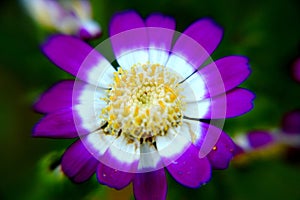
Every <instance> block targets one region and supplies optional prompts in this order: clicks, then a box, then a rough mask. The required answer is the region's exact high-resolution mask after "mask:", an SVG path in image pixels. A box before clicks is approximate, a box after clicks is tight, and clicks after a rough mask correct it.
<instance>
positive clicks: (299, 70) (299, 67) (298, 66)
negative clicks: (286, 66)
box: [292, 58, 300, 82]
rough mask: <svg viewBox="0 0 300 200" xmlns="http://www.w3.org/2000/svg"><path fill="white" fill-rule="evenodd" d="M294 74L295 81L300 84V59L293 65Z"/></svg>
mask: <svg viewBox="0 0 300 200" xmlns="http://www.w3.org/2000/svg"><path fill="white" fill-rule="evenodd" d="M292 73H293V77H294V79H295V80H296V81H298V82H300V58H297V60H296V61H295V62H294V63H293V66H292Z"/></svg>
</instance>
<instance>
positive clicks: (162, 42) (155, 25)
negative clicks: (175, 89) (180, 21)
mask: <svg viewBox="0 0 300 200" xmlns="http://www.w3.org/2000/svg"><path fill="white" fill-rule="evenodd" d="M146 26H147V32H148V37H149V47H150V49H149V59H150V62H151V63H159V64H161V65H165V64H166V62H167V60H168V57H169V52H170V49H171V45H172V38H173V34H174V29H175V20H174V19H173V18H170V17H167V16H163V15H161V14H152V15H150V16H149V17H148V18H147V19H146Z"/></svg>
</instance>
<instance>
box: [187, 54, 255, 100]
mask: <svg viewBox="0 0 300 200" xmlns="http://www.w3.org/2000/svg"><path fill="white" fill-rule="evenodd" d="M249 74H250V68H249V66H248V59H247V58H246V57H242V56H228V57H225V58H222V59H219V60H217V61H215V62H212V63H211V64H209V65H207V66H205V67H204V68H202V69H200V70H199V71H198V72H197V73H194V74H193V75H192V76H191V77H189V78H188V79H187V80H185V81H184V82H183V83H182V87H183V88H184V91H183V95H184V96H185V97H186V101H187V102H192V101H199V100H202V99H205V98H210V97H214V96H216V95H219V94H222V93H225V92H227V91H229V90H232V89H234V88H235V87H236V86H238V85H239V84H240V83H242V82H243V81H244V80H245V79H246V78H247V77H248V76H249ZM191 93H192V94H193V95H190V94H191Z"/></svg>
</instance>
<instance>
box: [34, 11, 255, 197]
mask: <svg viewBox="0 0 300 200" xmlns="http://www.w3.org/2000/svg"><path fill="white" fill-rule="evenodd" d="M109 30H110V36H111V37H110V42H111V44H112V48H113V52H114V55H115V58H116V60H117V62H118V64H119V66H118V67H117V68H114V67H112V66H111V64H110V62H109V61H108V60H107V59H105V58H104V57H103V56H102V55H101V54H100V53H99V52H98V51H96V50H95V49H93V48H92V47H90V46H89V45H87V44H86V43H84V42H83V41H81V40H79V39H77V38H75V37H71V36H63V35H57V36H53V37H51V38H50V39H49V40H48V41H47V42H46V43H45V44H44V45H43V51H44V53H45V54H46V56H47V57H48V58H49V59H50V60H51V61H52V62H54V63H55V64H56V65H58V66H59V67H60V68H62V69H63V70H65V71H66V72H68V73H70V74H72V75H74V76H76V77H77V80H75V81H74V80H66V81H62V82H60V83H58V84H56V85H55V86H53V87H52V88H50V89H49V90H48V91H47V92H46V93H45V94H43V95H42V96H41V97H40V99H39V100H38V102H37V103H36V104H35V109H36V110H37V111H39V112H41V113H45V114H46V116H45V117H44V118H42V119H41V121H40V122H39V123H38V124H37V125H36V127H35V128H34V133H33V136H35V137H50V138H78V137H79V139H78V140H77V141H75V142H74V143H73V144H72V145H71V146H70V147H69V148H68V149H67V150H66V152H65V153H64V155H63V157H62V162H61V166H62V170H63V171H64V173H65V174H66V175H67V176H68V177H70V178H71V179H72V180H73V181H74V182H83V181H86V180H87V179H89V178H90V176H92V175H93V174H94V173H96V175H97V179H98V181H99V182H100V183H102V184H104V185H108V186H109V187H112V188H116V189H122V188H124V187H126V186H127V185H128V184H130V183H131V182H132V183H133V190H134V195H135V197H136V198H137V199H165V198H166V193H167V182H166V175H165V168H166V169H167V170H168V171H169V173H170V174H171V175H172V176H173V178H174V179H176V181H178V182H179V183H181V184H183V185H185V186H187V187H191V188H196V187H199V186H201V185H203V184H205V183H207V182H208V181H209V180H210V178H211V170H212V168H213V169H224V168H226V167H227V166H228V164H229V161H230V160H231V158H232V156H233V153H234V148H235V146H234V143H233V142H232V140H231V138H230V137H229V136H228V135H227V134H226V133H224V132H223V131H222V129H221V128H220V127H217V124H214V121H216V119H217V121H220V119H224V118H229V117H236V116H240V115H242V114H244V113H246V112H248V111H250V110H251V109H252V107H253V104H252V102H253V99H254V95H253V93H252V92H250V91H248V90H246V89H242V88H237V86H238V85H239V84H240V83H242V82H243V81H244V80H245V79H246V78H247V77H248V75H249V74H250V69H249V67H248V60H247V58H245V57H242V56H228V57H224V58H221V59H219V60H217V61H215V62H210V63H209V64H207V65H205V66H203V64H204V63H207V62H206V61H207V60H208V59H209V56H210V54H211V53H212V52H213V51H214V50H215V48H216V47H217V46H218V44H219V42H220V41H221V37H222V29H221V28H220V27H219V26H218V25H216V24H215V23H214V22H213V21H212V20H211V19H201V20H198V21H196V22H195V23H193V24H192V25H191V26H189V27H188V28H187V29H186V30H185V31H184V33H183V34H182V35H180V36H179V38H178V39H177V40H176V42H175V44H174V45H172V40H173V36H174V34H175V21H174V20H173V19H172V18H170V17H166V16H163V15H160V14H152V15H150V16H149V17H148V18H147V19H146V20H145V21H144V20H143V19H142V18H141V17H140V16H139V15H138V14H137V13H136V12H134V11H127V12H122V13H118V14H116V15H115V16H114V17H113V19H112V21H111V23H110V29H109Z"/></svg>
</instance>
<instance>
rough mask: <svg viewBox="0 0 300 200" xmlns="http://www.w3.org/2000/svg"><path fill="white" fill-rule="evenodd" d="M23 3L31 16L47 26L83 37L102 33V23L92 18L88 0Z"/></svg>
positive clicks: (28, 0) (50, 0) (33, 0)
mask: <svg viewBox="0 0 300 200" xmlns="http://www.w3.org/2000/svg"><path fill="white" fill-rule="evenodd" d="M22 3H23V5H24V7H25V8H26V10H27V11H28V13H29V14H30V15H31V17H32V18H33V19H34V20H35V21H36V22H37V23H38V24H39V25H41V26H43V27H45V28H48V29H52V30H56V31H58V32H60V33H64V34H69V35H75V36H78V37H80V38H82V39H93V38H97V37H99V36H100V35H101V27H100V25H99V24H98V23H97V22H95V21H94V20H92V10H91V6H90V2H89V1H88V0H72V1H69V0H58V1H53V0H22Z"/></svg>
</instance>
